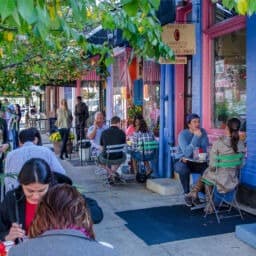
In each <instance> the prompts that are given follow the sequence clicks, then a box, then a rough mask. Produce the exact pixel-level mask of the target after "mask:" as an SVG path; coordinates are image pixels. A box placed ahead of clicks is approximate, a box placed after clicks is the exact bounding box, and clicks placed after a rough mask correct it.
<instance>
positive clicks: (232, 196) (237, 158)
mask: <svg viewBox="0 0 256 256" xmlns="http://www.w3.org/2000/svg"><path fill="white" fill-rule="evenodd" d="M243 157H244V155H243V154H242V153H236V154H230V155H217V156H216V158H215V162H214V167H215V168H216V174H217V170H218V168H225V169H228V168H232V169H233V168H236V169H237V170H238V177H239V178H240V169H241V166H242V164H243ZM223 171H225V170H223ZM202 181H203V183H204V184H205V185H207V186H206V193H208V194H210V198H209V203H210V205H211V206H212V208H213V209H214V213H215V215H216V218H217V221H218V223H220V219H223V218H229V217H234V216H240V217H241V219H243V215H242V212H241V210H240V208H239V205H238V203H237V200H236V193H237V188H238V186H236V187H235V188H234V189H233V190H231V191H229V192H227V193H219V192H218V191H217V184H216V183H215V182H213V181H211V180H208V179H205V178H202ZM209 186H212V187H213V189H212V191H211V192H210V190H209ZM214 201H215V202H218V206H217V208H216V206H215V204H214ZM223 204H226V205H227V206H228V209H227V210H224V211H223V210H222V211H221V210H220V208H221V206H222V205H223ZM232 208H235V209H236V210H237V211H238V213H239V214H236V215H230V212H231V210H232ZM225 212H226V213H228V214H227V215H224V213H225ZM207 215H208V213H207V212H206V213H205V217H206V216H207Z"/></svg>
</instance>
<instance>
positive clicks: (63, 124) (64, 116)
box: [56, 99, 73, 160]
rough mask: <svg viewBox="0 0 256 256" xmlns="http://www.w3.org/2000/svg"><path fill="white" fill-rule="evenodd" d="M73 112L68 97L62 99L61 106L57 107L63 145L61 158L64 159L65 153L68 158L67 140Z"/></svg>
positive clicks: (58, 125) (58, 124)
mask: <svg viewBox="0 0 256 256" xmlns="http://www.w3.org/2000/svg"><path fill="white" fill-rule="evenodd" d="M72 120H73V117H72V113H71V111H70V110H69V109H68V103H67V100H66V99H62V100H61V102H60V108H58V109H57V122H56V124H57V127H58V129H59V132H60V135H61V140H62V145H61V150H60V159H62V160H64V158H63V155H64V154H65V157H66V158H68V154H67V148H66V147H67V141H68V136H69V132H70V128H71V126H72Z"/></svg>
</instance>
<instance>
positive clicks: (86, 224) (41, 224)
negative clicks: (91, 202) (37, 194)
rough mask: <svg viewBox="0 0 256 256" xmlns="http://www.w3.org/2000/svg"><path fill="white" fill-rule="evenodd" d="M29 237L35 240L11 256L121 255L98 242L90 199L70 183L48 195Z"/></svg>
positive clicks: (12, 249) (11, 252) (20, 246)
mask: <svg viewBox="0 0 256 256" xmlns="http://www.w3.org/2000/svg"><path fill="white" fill-rule="evenodd" d="M28 236H29V238H31V239H29V240H28V241H26V242H25V243H22V244H20V245H18V246H15V247H13V248H11V249H10V251H9V254H8V255H10V256H16V255H34V256H39V255H45V253H46V254H47V252H50V255H62V256H67V255H95V256H104V255H105V256H107V255H109V256H113V255H117V254H116V253H115V251H114V250H113V249H110V248H109V247H106V246H104V245H102V244H100V243H98V242H96V241H95V234H94V231H93V223H92V220H91V216H90V212H89V209H88V207H87V205H86V202H85V200H84V198H83V196H82V195H81V194H80V193H79V192H78V191H77V189H76V188H74V187H72V186H70V185H67V184H61V185H56V186H54V187H52V188H51V189H49V191H48V192H47V193H46V194H45V196H44V197H43V198H42V200H41V202H40V203H39V205H38V209H37V212H36V216H35V219H34V221H33V223H32V224H31V226H30V229H29V233H28Z"/></svg>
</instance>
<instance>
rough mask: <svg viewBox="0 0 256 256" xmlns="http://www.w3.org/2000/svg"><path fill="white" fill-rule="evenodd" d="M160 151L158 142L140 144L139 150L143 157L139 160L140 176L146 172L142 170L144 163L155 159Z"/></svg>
mask: <svg viewBox="0 0 256 256" xmlns="http://www.w3.org/2000/svg"><path fill="white" fill-rule="evenodd" d="M157 149H158V142H157V141H155V140H154V141H142V142H139V143H138V150H139V151H140V152H141V157H140V158H139V159H136V160H137V163H138V174H142V173H144V172H145V170H142V168H143V165H142V163H143V162H144V161H151V160H153V159H154V157H155V151H156V150H157Z"/></svg>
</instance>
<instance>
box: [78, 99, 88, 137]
mask: <svg viewBox="0 0 256 256" xmlns="http://www.w3.org/2000/svg"><path fill="white" fill-rule="evenodd" d="M76 99H77V104H76V106H75V124H76V137H77V141H79V140H82V139H85V128H86V125H87V123H86V122H87V119H88V117H89V112H88V107H87V105H86V104H85V103H84V102H82V97H81V96H77V97H76Z"/></svg>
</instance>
